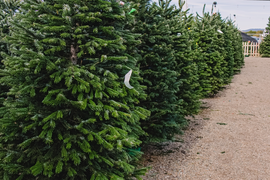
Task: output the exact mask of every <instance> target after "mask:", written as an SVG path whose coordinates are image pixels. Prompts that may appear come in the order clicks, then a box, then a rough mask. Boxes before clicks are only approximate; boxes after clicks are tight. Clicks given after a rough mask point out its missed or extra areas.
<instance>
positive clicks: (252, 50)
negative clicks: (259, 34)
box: [243, 42, 260, 56]
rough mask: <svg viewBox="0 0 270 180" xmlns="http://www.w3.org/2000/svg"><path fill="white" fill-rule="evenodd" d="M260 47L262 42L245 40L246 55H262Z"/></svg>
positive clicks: (244, 50) (244, 49)
mask: <svg viewBox="0 0 270 180" xmlns="http://www.w3.org/2000/svg"><path fill="white" fill-rule="evenodd" d="M259 48H260V44H259V43H255V42H251V43H248V42H243V52H244V55H249V56H260V54H259Z"/></svg>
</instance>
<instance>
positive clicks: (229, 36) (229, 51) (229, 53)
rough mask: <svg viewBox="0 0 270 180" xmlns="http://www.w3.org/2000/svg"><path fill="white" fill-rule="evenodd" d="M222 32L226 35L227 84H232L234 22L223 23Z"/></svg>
mask: <svg viewBox="0 0 270 180" xmlns="http://www.w3.org/2000/svg"><path fill="white" fill-rule="evenodd" d="M221 31H222V32H223V33H224V40H225V41H224V49H225V51H226V54H225V57H224V59H225V61H226V62H227V69H226V72H225V83H226V84H228V83H230V82H231V79H232V77H233V75H234V48H233V42H234V38H235V37H234V26H233V22H232V20H228V21H226V22H223V23H222V25H221Z"/></svg>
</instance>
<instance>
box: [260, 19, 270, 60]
mask: <svg viewBox="0 0 270 180" xmlns="http://www.w3.org/2000/svg"><path fill="white" fill-rule="evenodd" d="M265 29H266V30H268V31H269V30H270V17H269V18H268V24H267V27H266V28H265ZM259 51H260V54H261V56H262V57H270V36H269V34H268V35H267V36H266V37H265V38H264V39H263V41H262V43H261V44H260V50H259Z"/></svg>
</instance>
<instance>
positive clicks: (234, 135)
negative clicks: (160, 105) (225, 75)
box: [142, 57, 270, 180]
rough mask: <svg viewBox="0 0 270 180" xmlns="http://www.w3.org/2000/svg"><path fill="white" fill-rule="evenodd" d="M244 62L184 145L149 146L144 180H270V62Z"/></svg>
mask: <svg viewBox="0 0 270 180" xmlns="http://www.w3.org/2000/svg"><path fill="white" fill-rule="evenodd" d="M245 63H246V65H245V67H244V68H243V69H242V72H241V73H240V74H238V75H235V77H234V79H233V81H232V83H231V84H230V85H228V86H227V87H226V89H225V90H223V91H222V92H220V93H219V94H218V95H217V96H215V97H213V98H207V99H204V100H202V101H203V109H202V112H201V113H199V115H196V116H195V118H190V126H189V127H188V128H187V130H186V131H185V134H184V135H183V136H178V137H176V138H177V139H178V141H179V142H167V143H163V144H159V145H156V146H151V145H149V146H147V147H144V151H145V155H144V156H143V162H142V163H143V164H144V165H145V166H151V167H152V169H151V170H150V171H149V172H148V174H147V175H146V176H145V177H144V179H145V180H165V179H168V180H179V179H184V180H212V179H213V180H270V58H252V57H249V58H246V59H245Z"/></svg>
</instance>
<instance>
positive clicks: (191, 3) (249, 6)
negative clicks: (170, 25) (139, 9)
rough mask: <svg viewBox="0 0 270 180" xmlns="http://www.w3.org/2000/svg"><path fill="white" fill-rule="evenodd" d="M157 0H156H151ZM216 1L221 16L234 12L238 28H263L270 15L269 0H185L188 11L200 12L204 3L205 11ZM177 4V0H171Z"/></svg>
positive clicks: (230, 14) (209, 9) (231, 14)
mask: <svg viewBox="0 0 270 180" xmlns="http://www.w3.org/2000/svg"><path fill="white" fill-rule="evenodd" d="M153 1H157V0H153ZM214 1H216V2H217V10H218V11H219V12H220V13H221V16H222V17H223V18H226V17H230V16H231V17H232V18H233V15H234V14H236V24H237V25H238V28H239V29H240V30H246V29H251V28H262V29H263V28H265V27H266V25H267V23H268V17H269V16H270V0H269V1H248V0H187V3H188V8H189V9H190V11H189V12H190V13H194V14H196V12H198V13H199V14H202V9H203V5H204V4H206V8H205V10H206V11H211V7H212V4H213V2H214ZM172 3H173V4H176V5H178V0H172Z"/></svg>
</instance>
